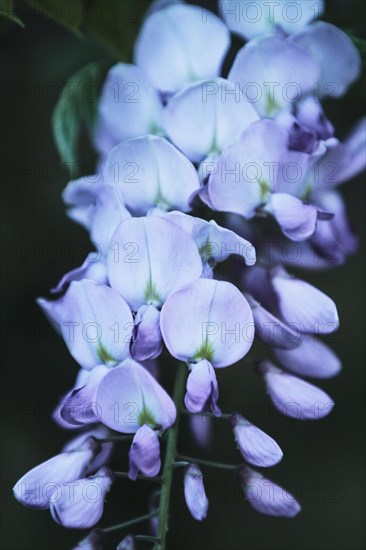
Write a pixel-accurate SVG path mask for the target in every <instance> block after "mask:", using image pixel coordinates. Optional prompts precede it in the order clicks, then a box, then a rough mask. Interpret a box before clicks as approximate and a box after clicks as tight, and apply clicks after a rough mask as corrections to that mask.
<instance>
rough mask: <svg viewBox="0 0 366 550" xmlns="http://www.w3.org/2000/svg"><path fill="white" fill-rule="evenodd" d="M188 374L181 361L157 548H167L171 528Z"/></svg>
mask: <svg viewBox="0 0 366 550" xmlns="http://www.w3.org/2000/svg"><path fill="white" fill-rule="evenodd" d="M186 376H187V370H186V366H185V365H184V364H183V363H181V364H179V365H178V371H177V374H176V378H175V383H174V393H173V401H174V404H175V406H176V409H177V418H176V421H175V424H174V425H173V426H172V427H171V428H170V430H169V431H168V436H167V445H166V452H165V463H164V470H163V482H162V487H161V494H160V508H159V529H158V539H159V542H158V544H157V546H156V550H165V545H166V537H167V533H168V529H169V517H168V516H169V502H170V493H171V488H172V479H173V470H174V462H175V458H176V451H177V441H178V431H179V423H180V417H181V409H182V403H183V396H184V390H185V381H186Z"/></svg>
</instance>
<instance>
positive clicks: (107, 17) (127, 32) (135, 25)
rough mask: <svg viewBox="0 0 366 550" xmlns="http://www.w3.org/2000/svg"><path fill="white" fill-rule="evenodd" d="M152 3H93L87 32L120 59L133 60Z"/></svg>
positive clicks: (98, 0) (139, 0) (141, 0)
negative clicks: (147, 11)
mask: <svg viewBox="0 0 366 550" xmlns="http://www.w3.org/2000/svg"><path fill="white" fill-rule="evenodd" d="M149 4H150V0H90V2H88V4H87V5H86V12H85V28H86V29H87V30H89V31H90V32H91V33H92V34H93V35H94V36H95V37H96V38H98V39H99V40H100V41H101V42H103V43H104V45H105V46H107V48H108V49H109V50H111V51H112V52H113V53H114V54H115V55H117V56H118V57H119V58H120V59H127V58H129V56H130V54H131V51H132V46H133V43H134V40H135V37H136V35H137V32H138V30H139V27H140V25H141V20H142V18H143V16H144V14H145V12H146V10H147V8H148V6H149Z"/></svg>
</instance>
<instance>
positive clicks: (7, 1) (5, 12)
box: [0, 0, 24, 27]
mask: <svg viewBox="0 0 366 550" xmlns="http://www.w3.org/2000/svg"><path fill="white" fill-rule="evenodd" d="M0 16H2V17H5V18H6V19H10V21H13V22H14V23H17V25H20V26H21V27H24V23H23V21H21V20H20V19H19V17H17V16H16V15H15V13H14V5H13V0H0Z"/></svg>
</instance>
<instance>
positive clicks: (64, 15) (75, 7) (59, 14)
mask: <svg viewBox="0 0 366 550" xmlns="http://www.w3.org/2000/svg"><path fill="white" fill-rule="evenodd" d="M28 3H29V4H30V5H31V6H32V7H33V8H35V9H37V10H38V11H40V12H41V13H43V14H44V15H47V16H48V17H50V18H51V19H54V20H55V21H57V22H58V23H60V24H61V25H64V26H65V27H67V28H68V29H69V30H71V31H73V32H74V33H76V34H77V35H80V36H82V35H81V32H80V30H79V27H80V26H81V24H82V22H83V18H84V2H83V0H67V2H65V0H28Z"/></svg>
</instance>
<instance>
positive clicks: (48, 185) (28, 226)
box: [0, 0, 365, 550]
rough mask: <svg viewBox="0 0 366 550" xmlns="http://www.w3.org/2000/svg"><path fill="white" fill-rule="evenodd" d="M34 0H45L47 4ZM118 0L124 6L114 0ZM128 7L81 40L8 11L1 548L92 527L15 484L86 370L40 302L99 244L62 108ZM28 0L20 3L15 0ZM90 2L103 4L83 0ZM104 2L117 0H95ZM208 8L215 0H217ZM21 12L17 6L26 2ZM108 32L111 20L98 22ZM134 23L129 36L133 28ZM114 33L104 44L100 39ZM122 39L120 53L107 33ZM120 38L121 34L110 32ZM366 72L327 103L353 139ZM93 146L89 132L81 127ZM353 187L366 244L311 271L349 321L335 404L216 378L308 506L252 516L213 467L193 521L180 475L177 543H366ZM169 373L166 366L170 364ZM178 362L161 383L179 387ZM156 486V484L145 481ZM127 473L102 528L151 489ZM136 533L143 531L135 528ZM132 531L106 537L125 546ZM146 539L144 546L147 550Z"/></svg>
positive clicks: (350, 19)
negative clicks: (91, 239)
mask: <svg viewBox="0 0 366 550" xmlns="http://www.w3.org/2000/svg"><path fill="white" fill-rule="evenodd" d="M36 3H37V2H36ZM117 3H118V2H117ZM128 3H129V4H130V6H131V5H132V6H133V8H132V10H130V12H129V13H132V14H135V13H137V16H136V17H132V18H130V20H128V21H127V25H126V20H125V19H123V18H122V20H121V21H119V22H118V24H121V28H120V30H119V29H118V27H117V29H114V31H113V32H114V33H115V34H114V35H112V34H109V33H107V34H105V33H104V34H103V32H99V31H100V29H99V30H98V29H97V30H95V29H94V30H92V31H90V30H89V29H86V30H85V33H84V32H83V36H79V34H78V32H70V30H69V29H67V28H66V27H65V26H62V25H60V24H59V23H57V22H55V21H54V20H53V19H52V18H50V17H47V16H45V15H40V14H39V13H37V12H36V11H34V10H32V9H30V8H29V5H28V4H27V5H25V4H23V5H20V6H19V17H20V18H21V20H22V21H23V22H24V24H25V27H24V28H22V27H21V26H20V25H18V24H16V23H12V22H6V21H4V20H2V22H1V26H2V28H1V41H2V50H3V56H2V64H1V78H2V84H1V90H2V97H1V100H2V107H3V114H2V119H1V140H2V161H1V267H2V285H1V286H2V309H1V316H2V324H1V344H2V375H1V481H0V482H1V505H0V511H1V548H2V549H4V550H46V549H47V550H48V549H49V548H53V549H67V548H71V547H72V546H73V544H75V543H76V541H78V540H80V539H81V538H82V537H83V535H84V533H83V532H75V531H68V530H65V529H63V528H61V527H59V526H58V525H56V524H55V523H54V521H53V520H52V519H51V516H50V514H49V512H48V511H42V512H38V511H33V510H29V509H26V508H24V507H23V506H21V505H20V504H19V503H18V502H17V501H16V500H15V499H14V498H13V496H12V486H13V485H14V483H15V482H16V481H17V480H18V479H19V478H20V477H21V476H22V475H23V474H24V473H25V472H26V471H27V470H29V469H30V468H32V467H33V466H35V465H37V464H38V463H40V462H42V461H44V460H46V459H47V458H49V457H50V456H52V455H55V454H57V453H58V452H59V450H60V449H61V447H62V446H63V445H64V443H65V442H66V441H67V434H66V433H65V432H63V431H62V430H61V429H60V428H58V427H57V426H56V425H55V424H54V423H53V422H52V420H51V419H50V413H51V411H52V410H53V408H54V406H55V404H56V403H57V402H58V399H59V398H60V396H61V395H62V394H64V393H65V391H66V390H68V389H69V388H70V387H71V385H72V383H73V381H74V378H75V375H76V372H77V365H76V363H75V362H74V361H73V359H72V358H71V357H70V355H69V354H68V352H67V350H66V347H65V346H64V344H63V342H62V340H61V339H60V338H59V337H58V336H57V335H56V333H54V332H53V331H52V329H51V328H50V327H49V326H48V324H47V321H46V319H45V318H44V317H43V316H42V314H41V312H40V310H39V309H38V307H37V306H36V303H35V298H36V297H38V296H41V295H42V296H45V295H46V296H47V295H48V289H49V288H51V287H52V286H54V285H55V283H56V282H57V281H58V280H59V278H60V277H61V275H62V274H63V273H64V272H66V271H67V270H69V269H71V268H73V267H75V266H77V265H80V264H81V262H82V261H83V259H84V257H85V255H86V252H87V251H89V250H90V245H89V243H88V238H87V235H86V233H85V232H84V231H83V230H82V229H81V228H80V227H78V226H77V225H75V224H74V223H72V222H71V221H70V220H69V219H68V218H67V217H66V216H65V212H64V207H63V204H62V201H61V191H62V189H63V188H64V186H65V185H66V183H67V181H68V179H69V176H68V173H67V171H66V170H65V169H64V168H62V166H61V164H60V161H59V155H58V152H57V150H56V147H55V145H54V140H53V135H52V129H51V116H52V112H53V109H54V107H55V105H56V102H57V99H58V96H59V93H60V91H61V90H62V87H63V85H64V84H65V82H66V81H67V80H68V79H69V78H70V77H71V76H72V75H73V74H74V73H75V72H76V71H78V70H79V69H81V68H82V67H84V66H85V65H86V64H87V63H89V62H91V61H99V60H100V61H103V62H106V63H107V65H108V63H112V62H113V61H116V60H118V59H124V60H128V59H129V54H130V53H129V52H130V50H131V46H132V40H133V34H134V32H135V28H137V24H138V20H139V17H140V13H142V12H143V10H144V9H146V5H147V4H148V2H139V1H136V2H128V1H127V0H125V1H123V0H122V4H123V5H124V6H126V5H127V4H128ZM20 4H22V3H20ZM85 4H89V5H90V4H92V2H86V3H85ZM99 4H100V5H103V6H104V10H106V11H105V13H106V14H107V12H108V10H111V9H112V10H113V9H114V4H116V2H108V0H106V1H105V2H104V3H103V2H102V3H99ZM206 5H208V7H212V3H207V4H206ZM326 5H327V8H326V14H325V16H323V19H325V20H327V21H331V22H335V23H336V24H337V25H339V26H340V27H342V28H343V29H348V30H351V31H352V33H353V34H354V35H355V36H357V37H359V38H365V37H364V32H365V28H364V21H365V3H364V2H363V1H359V2H358V1H349V0H348V1H335V0H333V1H327V2H326ZM17 14H18V12H17ZM101 27H102V25H101ZM126 29H129V30H130V31H131V33H129V32H130V31H129V30H126ZM106 36H107V39H105V37H106ZM111 36H112V38H113V36H114V37H117V42H118V43H119V38H121V40H120V48H119V49H118V48H117V49H116V48H115V44H116V41H114V44H112V45H111V40H110V38H111ZM112 42H113V41H112ZM364 94H365V82H364V80H363V81H362V80H361V81H359V82H357V83H356V84H355V85H354V86H352V88H351V90H350V91H349V93H348V95H347V96H346V97H345V98H343V99H342V100H340V101H337V102H330V103H328V104H326V105H325V110H326V114H327V115H328V116H329V117H330V119H331V120H332V122H333V123H334V124H335V126H336V129H337V137H339V138H342V137H344V135H345V134H346V133H347V131H348V130H349V129H350V128H351V126H352V125H353V124H354V123H355V122H356V121H357V119H358V118H359V117H360V116H361V115H362V114H363V113H364V107H365V105H364ZM84 139H85V143H87V137H86V136H85V138H84ZM83 155H84V157H85V165H84V166H83V167H82V172H83V173H91V172H92V168H91V167H92V162H93V156H92V153H91V151H90V150H89V149H88V147H87V146H86V147H85V151H84V153H83ZM342 192H343V194H344V197H345V199H346V204H347V208H348V212H349V215H350V218H351V220H352V222H353V223H354V225H355V227H356V229H357V231H358V232H359V234H360V239H361V249H360V253H359V254H358V255H357V256H355V257H353V258H351V259H350V260H349V261H348V263H347V264H346V265H345V266H342V267H340V268H337V269H335V270H333V271H331V272H322V273H318V274H314V273H313V274H306V275H305V276H306V278H307V280H309V281H310V282H312V283H314V284H316V286H318V287H319V288H321V289H322V290H323V291H324V292H326V293H327V294H329V295H331V296H332V298H333V299H334V300H335V302H336V303H337V306H338V309H339V314H340V318H341V328H340V330H339V332H338V333H337V334H335V335H333V336H332V337H331V338H328V341H329V342H331V345H332V346H333V348H334V349H335V351H336V352H337V353H338V354H339V356H340V357H341V359H342V362H343V370H342V372H341V374H340V375H339V376H338V377H337V378H335V379H333V380H329V381H326V382H324V383H323V382H321V383H320V385H321V386H322V387H323V388H324V389H325V390H326V391H327V392H328V393H329V394H330V395H331V396H332V398H333V399H334V400H335V402H336V407H335V409H334V411H333V412H332V414H331V415H330V416H329V417H327V418H325V419H324V420H322V421H318V422H314V423H311V422H303V423H301V422H295V421H291V420H290V419H286V418H285V417H283V416H280V415H279V414H277V413H276V412H274V411H273V408H272V407H271V405H270V403H269V400H268V399H267V398H266V396H265V392H264V387H263V384H262V382H261V380H260V379H259V378H258V377H257V375H255V374H254V373H253V372H252V370H251V368H250V367H248V366H245V365H240V364H238V365H235V366H233V367H232V368H230V369H225V372H223V373H220V396H221V405H222V409H223V410H232V409H233V408H237V409H239V410H240V411H241V412H242V413H243V414H247V415H248V417H249V418H250V419H251V420H252V421H253V422H254V423H256V422H257V423H258V424H259V425H260V426H261V427H262V428H263V429H264V430H265V431H268V432H269V433H270V434H271V435H272V436H273V437H274V438H275V439H276V440H277V441H279V442H280V444H281V447H282V448H283V450H284V452H285V458H284V460H283V461H282V463H281V464H280V465H279V466H277V467H276V468H275V469H273V471H272V470H270V471H269V473H268V477H270V478H272V479H273V480H275V481H277V482H278V483H279V484H281V485H283V486H284V487H286V488H288V489H289V490H290V491H291V492H293V493H294V494H295V495H297V497H298V498H299V500H300V501H301V503H302V506H303V511H302V513H301V514H300V515H299V516H298V517H297V518H295V519H293V520H284V519H272V518H267V517H265V516H260V515H258V514H256V513H255V512H254V511H253V510H252V509H251V508H250V506H249V505H248V504H247V503H246V501H245V499H244V497H243V495H242V493H241V491H240V488H239V484H238V482H237V480H236V479H235V478H234V477H233V476H232V475H231V474H230V472H222V471H216V470H206V472H205V481H206V489H207V495H208V498H209V500H210V508H209V515H208V518H207V520H206V521H205V522H204V523H202V524H199V523H197V522H194V520H193V519H192V518H191V517H190V515H189V512H188V511H187V509H186V506H185V503H184V496H183V491H182V488H183V480H182V472H181V471H179V470H178V471H177V474H176V475H175V477H174V488H173V498H172V506H171V524H170V525H171V527H170V532H169V544H168V548H169V549H170V550H173V549H174V550H187V549H191V550H197V549H201V550H224V549H225V550H242V549H243V548H246V549H247V550H257V549H258V550H259V549H261V550H279V549H281V550H287V549H288V550H290V549H291V550H310V549H314V550H315V549H316V550H338V549H339V550H344V549H345V548H347V549H349V550H362V549H364V548H365V533H364V520H365V501H364V488H365V487H364V481H365V480H364V477H365V476H364V471H365V453H364V451H365V361H364V360H365V353H364V352H365V294H364V287H365V257H364V244H365V186H364V178H362V177H360V178H357V179H355V180H354V181H352V182H350V183H347V184H346V185H345V186H344V187H343V189H342ZM164 376H165V375H164ZM171 378H172V374H171V372H169V373H167V374H166V384H167V385H168V386H169V385H170V383H171ZM188 428H189V427H188V424H187V422H186V419H184V422H183V428H182V439H181V443H180V449H179V450H180V452H182V453H183V452H184V454H189V453H191V454H192V455H193V456H195V455H196V456H202V457H205V458H208V457H210V458H212V459H216V460H221V461H227V462H238V461H239V456H238V452H237V451H236V449H235V444H234V441H233V438H232V434H231V432H230V430H229V429H228V427H227V425H226V424H225V422H224V421H220V420H217V421H215V425H214V426H213V430H214V438H213V442H212V444H211V446H210V447H209V449H208V450H207V451H202V450H201V449H200V447H199V446H198V445H196V444H195V443H194V442H192V438H191V436H190V435H189V430H188ZM126 451H127V448H124V447H123V446H120V447H118V451H117V453H116V456H115V462H116V463H117V464H118V466H119V469H122V468H126V459H125V455H126ZM150 485H151V484H150ZM150 485H149V484H148V483H144V482H142V483H141V485H138V486H137V487H136V485H133V484H132V483H131V482H129V481H121V480H120V481H117V483H116V484H115V486H114V488H113V489H112V491H111V493H110V495H109V496H108V505H107V506H106V512H105V515H104V517H103V520H102V524H103V525H105V526H107V525H111V524H113V522H120V521H123V520H125V519H128V518H131V517H133V516H134V515H136V514H139V513H145V512H146V509H147V498H148V494H149V493H150V491H151V486H150ZM134 531H135V532H136V533H138V532H140V533H142V532H145V533H146V531H147V529H146V527H145V528H144V526H143V525H142V526H138V527H136V529H135V530H134ZM122 535H123V533H117V535H116V536H114V535H113V536H111V537H110V538H109V539H108V545H107V548H115V547H116V544H117V543H118V541H119V540H120V539H121V538H122ZM148 547H149V546H146V548H148Z"/></svg>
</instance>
